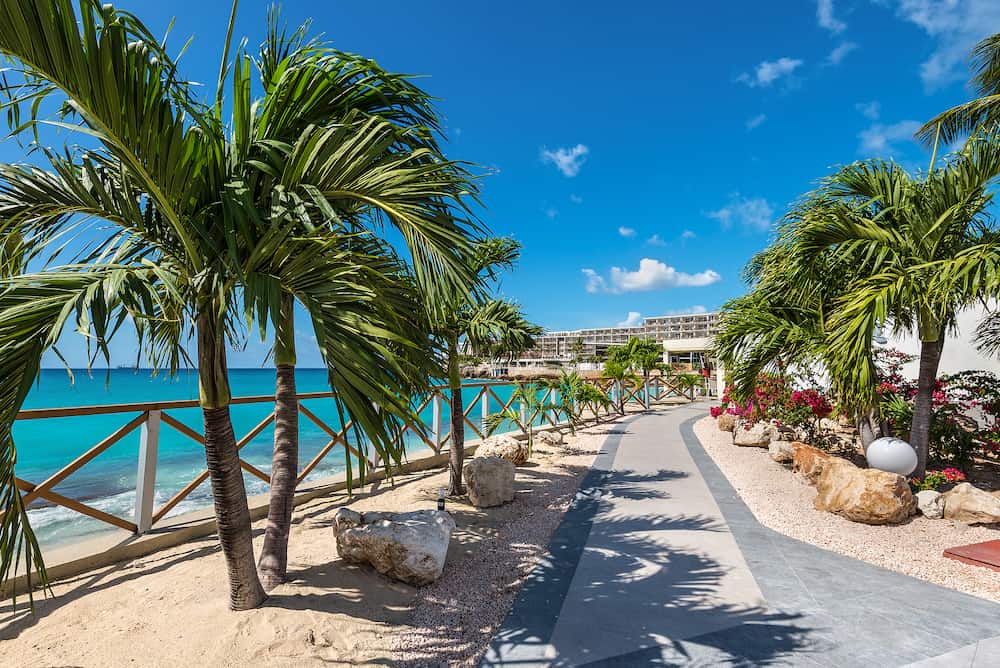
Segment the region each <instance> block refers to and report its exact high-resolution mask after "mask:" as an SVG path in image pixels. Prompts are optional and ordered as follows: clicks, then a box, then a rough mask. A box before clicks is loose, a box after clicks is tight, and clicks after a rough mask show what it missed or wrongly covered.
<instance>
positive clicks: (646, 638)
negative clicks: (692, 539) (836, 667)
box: [480, 515, 824, 666]
mask: <svg viewBox="0 0 1000 668" xmlns="http://www.w3.org/2000/svg"><path fill="white" fill-rule="evenodd" d="M650 528H651V527H650V523H649V519H648V518H646V517H621V518H602V520H601V522H600V523H599V525H596V526H595V527H594V528H593V532H592V533H591V535H590V538H589V541H588V543H587V546H586V548H584V547H583V546H580V547H579V548H578V549H577V550H575V552H576V553H575V554H568V553H569V552H574V550H573V549H572V547H569V548H567V546H566V545H565V544H560V543H559V538H560V537H558V536H556V537H554V539H553V544H552V545H551V546H550V551H551V552H552V555H553V558H551V559H550V560H548V561H546V562H543V563H542V564H540V565H539V567H538V568H536V570H535V571H534V572H533V573H532V574H531V576H530V577H529V578H528V581H527V582H526V583H525V586H524V588H523V589H522V590H521V593H520V595H519V597H518V600H517V603H516V604H515V606H514V608H513V610H512V611H511V613H510V615H509V616H508V617H507V620H506V621H505V622H504V624H503V625H502V627H501V629H500V631H499V632H498V633H497V634H496V636H495V639H494V642H493V645H492V647H491V649H490V651H489V652H488V653H487V655H486V657H485V658H484V659H483V661H482V663H481V664H480V665H482V666H505V665H514V663H517V661H518V659H517V658H515V657H520V658H521V659H523V658H525V656H532V657H533V656H542V652H543V647H545V648H548V650H549V651H550V652H554V655H555V657H556V659H554V660H553V661H552V663H551V665H553V666H569V665H587V664H589V663H591V662H593V665H595V666H597V665H601V666H633V665H678V664H682V663H683V664H687V663H689V662H697V661H700V660H704V659H705V657H706V655H707V656H710V657H712V658H711V661H718V660H721V658H724V659H725V660H726V661H728V662H730V663H727V665H731V663H732V662H733V661H736V662H737V664H736V665H747V666H749V665H754V666H760V665H769V664H772V663H776V662H783V661H788V659H789V656H790V655H791V654H792V653H796V652H820V651H823V649H824V646H823V643H822V642H820V641H818V640H817V639H815V638H814V637H813V634H812V629H810V628H806V627H804V626H802V625H800V624H799V623H798V622H799V620H800V619H801V618H802V616H801V615H799V614H795V613H786V612H782V611H777V610H769V609H767V608H765V607H763V605H762V601H759V600H757V601H749V600H748V601H746V602H743V603H733V602H731V601H727V600H726V599H727V592H733V591H736V592H737V593H738V590H737V589H733V587H734V586H738V585H734V583H733V581H732V580H731V579H730V575H731V573H730V569H729V568H727V567H726V566H724V565H723V564H722V563H720V562H719V561H718V560H717V559H715V558H713V557H712V556H711V555H710V554H706V553H704V552H700V551H696V550H691V549H682V548H677V547H671V546H668V545H666V544H665V543H664V542H663V541H660V540H656V539H655V535H656V534H660V532H677V531H684V532H687V531H706V530H708V531H717V530H720V529H721V528H722V527H720V526H718V524H717V521H716V520H715V519H714V518H710V517H704V516H698V515H695V516H687V517H672V518H667V519H665V520H664V521H663V522H661V523H660V524H659V525H656V526H655V527H653V529H654V531H652V532H650ZM651 534H653V535H651ZM562 538H563V539H565V538H566V537H565V536H563V537H562ZM560 555H561V556H560ZM571 585H572V588H571ZM650 592H655V593H654V594H653V595H650ZM729 598H730V599H731V598H734V596H732V595H730V596H729ZM737 598H738V597H737ZM595 610H600V611H601V616H600V620H601V625H600V626H599V627H597V626H595V623H596V621H597V620H596V619H595V618H594V617H593V614H592V612H591V611H595ZM557 622H558V626H557ZM595 634H598V635H595ZM600 636H603V637H604V638H603V639H601V638H600ZM588 638H589V639H591V641H592V642H585V644H587V645H593V646H598V647H600V646H605V647H606V648H611V649H609V650H608V651H610V652H611V653H612V654H613V656H612V657H610V658H609V657H608V656H592V657H591V658H590V659H588V658H587V653H586V651H584V650H583V649H582V648H581V639H588ZM532 648H534V649H532ZM507 657H510V659H513V661H511V660H508V658H507ZM705 665H715V664H714V663H706V664H705Z"/></svg>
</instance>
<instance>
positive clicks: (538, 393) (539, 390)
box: [484, 382, 563, 455]
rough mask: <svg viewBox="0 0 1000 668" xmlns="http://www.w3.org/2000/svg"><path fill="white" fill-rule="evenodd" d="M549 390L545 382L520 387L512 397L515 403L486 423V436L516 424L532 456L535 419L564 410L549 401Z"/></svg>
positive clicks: (560, 405)
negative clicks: (525, 437)
mask: <svg viewBox="0 0 1000 668" xmlns="http://www.w3.org/2000/svg"><path fill="white" fill-rule="evenodd" d="M548 390H549V387H548V386H547V385H546V383H544V382H538V383H527V384H525V385H518V386H517V389H516V390H514V393H513V394H512V395H511V399H513V401H511V402H510V404H509V405H508V406H507V407H506V408H504V409H503V410H502V411H500V412H499V413H493V414H491V415H490V416H489V417H487V418H486V420H485V421H484V425H485V427H486V435H487V436H491V435H493V434H494V433H495V432H496V431H497V429H499V428H500V427H501V426H502V425H503V424H504V423H507V422H510V423H512V424H515V425H517V426H518V427H519V428H520V429H521V433H522V434H524V435H525V436H527V437H528V454H529V455H530V454H531V451H532V450H533V449H534V445H535V428H534V422H535V419H536V418H537V417H538V416H539V415H543V414H545V413H546V412H550V411H551V412H557V413H558V412H559V411H562V410H563V406H562V404H561V403H556V402H554V401H551V400H550V399H549V397H550V396H551V393H550V392H549V391H548ZM515 405H516V406H517V407H516V408H515Z"/></svg>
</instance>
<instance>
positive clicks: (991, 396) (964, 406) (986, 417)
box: [879, 371, 1000, 469]
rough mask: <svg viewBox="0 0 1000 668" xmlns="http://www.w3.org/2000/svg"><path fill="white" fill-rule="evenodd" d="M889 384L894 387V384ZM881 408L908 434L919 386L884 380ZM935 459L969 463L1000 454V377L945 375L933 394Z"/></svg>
mask: <svg viewBox="0 0 1000 668" xmlns="http://www.w3.org/2000/svg"><path fill="white" fill-rule="evenodd" d="M890 385H891V387H890ZM879 390H880V391H879V397H880V402H879V406H880V411H881V414H882V416H883V419H885V420H886V421H887V422H888V424H889V426H890V428H891V429H892V431H893V433H895V434H897V435H899V436H900V437H901V438H904V439H906V438H909V429H910V422H911V420H912V418H913V398H914V396H915V395H916V387H915V386H913V385H912V384H907V383H905V382H903V383H898V384H893V383H889V382H883V384H882V386H880V388H879ZM929 446H930V447H929V449H930V452H929V455H930V459H931V460H932V461H936V462H940V463H945V464H950V465H951V466H953V467H957V468H959V469H967V468H968V467H969V466H971V465H972V462H973V459H974V458H975V457H977V456H990V455H997V454H1000V379H998V378H997V376H996V375H994V374H992V373H990V372H986V371H963V372H961V373H957V374H952V375H950V376H942V377H940V378H938V379H937V381H936V382H935V385H934V392H933V394H932V399H931V431H930V443H929Z"/></svg>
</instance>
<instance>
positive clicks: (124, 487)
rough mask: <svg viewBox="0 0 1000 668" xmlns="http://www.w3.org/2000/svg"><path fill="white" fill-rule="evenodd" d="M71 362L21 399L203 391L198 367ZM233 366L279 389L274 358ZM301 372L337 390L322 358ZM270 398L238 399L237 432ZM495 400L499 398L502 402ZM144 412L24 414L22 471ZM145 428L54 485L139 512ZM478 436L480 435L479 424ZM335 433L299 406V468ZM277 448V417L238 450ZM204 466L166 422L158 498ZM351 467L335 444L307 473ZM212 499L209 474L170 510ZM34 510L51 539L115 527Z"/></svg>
mask: <svg viewBox="0 0 1000 668" xmlns="http://www.w3.org/2000/svg"><path fill="white" fill-rule="evenodd" d="M72 371H73V380H72V382H71V380H70V376H69V374H68V373H67V371H66V369H65V368H64V367H48V368H44V369H42V370H41V372H40V373H39V378H38V381H37V382H36V383H35V384H34V386H33V387H32V389H31V392H30V393H29V395H28V397H27V398H26V400H25V403H24V406H23V409H24V410H27V409H37V408H65V407H76V406H96V405H103V404H129V403H144V402H153V401H179V400H197V399H198V382H197V379H198V375H197V372H196V371H195V370H193V369H191V370H183V371H180V372H178V373H177V374H175V375H173V376H171V375H169V374H164V373H163V372H160V373H159V374H156V375H154V374H153V372H152V370H150V369H143V368H140V369H134V368H132V367H128V368H105V367H102V368H92V369H90V370H89V371H88V370H87V369H73V370H72ZM229 376H230V386H231V388H232V395H233V397H243V396H267V395H273V394H274V382H275V372H274V369H273V368H254V367H249V368H239V367H230V369H229ZM295 379H296V385H297V389H298V391H299V393H300V394H301V393H306V392H328V391H329V390H330V388H329V386H328V385H327V383H326V369H324V368H302V367H300V368H297V369H296V372H295ZM472 382H475V381H472ZM499 389H503V388H499ZM475 392H476V390H475V389H472V388H470V389H467V390H466V391H465V394H466V401H467V402H468V401H471V400H473V398H474V397H475ZM508 393H509V390H508V391H507V392H503V393H499V394H500V396H501V397H504V398H506V396H507V394H508ZM494 403H495V402H494ZM303 404H304V405H305V406H306V407H307V408H309V410H310V411H312V412H313V413H314V414H316V415H317V416H318V417H319V418H320V419H321V420H323V421H324V422H326V423H327V424H328V425H330V427H332V428H334V429H339V425H340V421H339V419H338V417H337V410H336V407H335V406H334V404H333V402H332V401H331V400H330V399H329V398H319V399H308V400H305V401H303ZM272 408H273V405H272V404H270V403H267V402H261V403H252V404H236V405H233V406H232V407H231V410H230V412H231V415H232V421H233V428H234V430H235V432H236V437H237V439H239V438H240V437H242V436H243V435H244V434H246V433H247V432H249V431H250V429H252V428H253V427H254V426H255V425H257V424H258V423H259V422H260V421H261V420H263V419H264V418H265V417H267V415H268V413H270V412H271V410H272ZM442 408H443V411H442V423H443V425H444V428H445V430H447V425H448V418H449V414H448V407H447V402H445V403H444V405H443V406H442ZM496 408H498V407H494V409H496ZM431 410H432V409H431V407H430V406H428V407H427V408H425V409H424V411H423V412H422V413H421V417H423V418H424V420H425V422H426V423H428V424H429V423H430V420H431ZM168 412H169V413H170V415H171V416H172V417H174V418H176V419H177V420H178V421H180V422H182V423H183V424H185V425H187V426H189V427H191V428H192V429H194V430H195V431H197V432H199V433H200V432H201V430H202V417H201V410H200V409H199V408H197V407H194V408H180V409H171V410H169V411H168ZM139 414H140V413H139V412H138V411H136V412H121V413H113V414H107V415H86V416H73V417H61V418H45V419H37V420H18V421H17V422H15V423H14V442H15V445H16V447H17V475H18V477H20V478H22V479H25V480H28V481H31V482H33V483H36V484H37V483H40V482H42V481H43V480H45V479H46V478H47V477H49V476H51V475H52V474H53V473H55V472H56V471H58V470H59V469H61V468H62V467H64V466H66V465H67V464H68V463H69V462H71V461H73V459H75V458H76V457H78V456H80V455H81V454H83V453H84V452H86V451H87V450H88V449H90V448H91V447H93V446H94V445H96V444H97V443H99V442H100V441H101V440H102V439H104V438H106V437H107V436H109V435H110V434H112V433H113V432H114V431H116V430H117V429H118V428H120V427H121V426H123V425H125V424H126V423H127V422H129V421H130V420H131V419H132V418H134V417H135V416H137V415H139ZM472 415H475V416H478V415H479V411H478V410H476V412H475V413H472ZM140 431H141V430H140V429H138V428H137V429H135V430H134V431H132V432H131V433H130V434H128V435H127V436H125V437H124V438H122V439H121V440H120V441H118V442H117V443H115V444H114V445H112V446H111V447H110V448H108V449H107V450H105V451H104V452H103V453H101V454H100V455H98V456H97V457H96V458H95V459H94V460H93V461H91V462H88V463H87V464H86V465H85V466H84V467H83V468H81V469H80V470H79V471H77V472H75V473H73V474H72V475H70V476H69V477H68V478H67V479H66V480H63V481H62V482H60V483H59V484H58V485H56V486H55V487H54V488H53V489H54V491H56V492H58V493H60V494H63V495H64V496H68V497H70V498H73V499H76V500H78V501H81V502H83V503H86V504H88V505H91V506H93V507H95V508H97V509H99V510H102V511H104V512H107V513H110V514H112V515H116V516H118V517H121V518H124V519H128V520H131V519H132V518H133V513H134V507H135V487H136V476H137V469H138V448H139V436H140ZM472 437H475V435H474V434H472ZM354 438H355V437H354V435H353V434H351V435H350V439H351V440H352V441H353V440H354ZM328 441H329V436H328V435H327V433H326V432H325V431H323V430H322V429H320V427H319V426H317V425H316V424H314V423H313V422H312V421H311V420H309V419H307V418H306V417H305V416H303V415H300V419H299V467H300V470H301V468H302V467H303V466H305V464H306V463H308V462H309V461H311V460H312V458H313V457H315V455H316V454H317V453H318V452H319V451H320V450H321V449H322V448H323V446H324V445H326V443H327V442H328ZM405 445H406V451H407V453H412V452H414V451H416V450H420V449H423V448H424V447H426V444H425V443H424V442H423V441H421V440H420V439H419V438H417V437H416V435H414V434H411V433H409V432H407V436H406V439H405ZM272 448H273V428H272V427H270V426H269V427H268V428H267V429H265V430H263V431H262V432H261V433H260V434H258V435H257V436H256V437H254V438H253V439H252V440H251V441H250V442H249V443H247V445H246V446H245V447H244V448H243V449H242V450H241V451H240V456H241V457H242V458H243V459H245V460H246V461H247V462H249V463H250V464H252V465H253V466H256V467H257V468H259V469H261V470H263V471H264V472H268V471H270V468H271V454H272ZM204 469H205V455H204V449H203V448H202V446H201V445H200V444H198V443H197V442H195V441H194V440H192V439H190V438H188V437H187V436H185V435H183V434H181V433H180V432H179V431H177V430H176V429H174V428H172V427H170V426H169V425H167V424H162V425H161V428H160V440H159V448H158V457H157V470H156V491H155V501H154V507H156V508H158V507H160V506H161V505H162V504H163V503H165V502H166V501H167V500H169V499H170V498H171V497H172V496H173V495H174V494H176V493H177V492H178V491H180V490H181V489H182V488H183V487H184V486H185V485H187V484H188V483H189V482H190V481H191V480H193V479H194V478H195V476H197V475H198V474H199V473H200V472H202V471H203V470H204ZM344 470H345V466H344V456H343V449H342V448H334V449H333V450H331V451H330V453H328V454H327V456H326V457H325V458H324V460H323V461H322V462H320V464H319V465H318V466H317V467H316V468H315V469H314V470H313V471H312V472H311V473H310V474H309V476H307V477H306V481H314V480H320V479H323V478H327V477H330V476H332V475H336V474H338V473H341V472H342V471H344ZM244 480H245V483H246V487H247V494H248V495H254V494H263V493H266V492H267V491H268V485H267V484H266V483H265V482H263V481H262V480H259V479H258V478H256V477H253V476H250V475H248V474H245V475H244ZM211 502H212V497H211V488H210V485H209V482H208V481H207V480H206V481H205V482H204V483H202V484H201V485H199V486H198V487H197V488H196V489H195V490H194V491H193V492H192V493H191V494H190V495H189V496H188V497H187V498H186V499H184V500H183V501H182V502H180V503H179V504H178V505H177V506H175V507H174V508H173V509H172V510H171V512H170V513H168V515H167V517H173V516H176V515H180V514H183V513H186V512H190V511H192V510H196V509H199V508H204V507H207V506H208V505H210V504H211ZM29 517H30V521H31V525H32V527H33V528H34V530H35V532H36V535H37V536H38V538H39V541H40V543H41V544H42V546H43V547H44V548H52V547H57V546H61V545H65V544H68V543H71V542H75V541H78V540H81V539H85V538H90V537H92V536H94V535H97V534H99V533H101V532H104V531H109V530H113V529H112V528H111V527H109V525H107V524H105V523H103V522H100V521H98V520H94V519H91V518H89V517H86V516H84V515H81V514H79V513H77V512H75V511H72V510H69V509H67V508H63V507H61V506H55V505H51V504H49V503H48V502H44V501H37V502H33V503H32V504H31V506H30V509H29Z"/></svg>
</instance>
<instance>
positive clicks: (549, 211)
mask: <svg viewBox="0 0 1000 668" xmlns="http://www.w3.org/2000/svg"><path fill="white" fill-rule="evenodd" d="M545 215H546V216H548V217H549V218H550V219H551V218H555V217H556V216H558V215H559V209H557V208H555V207H552V206H550V207H548V208H547V209H545Z"/></svg>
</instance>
